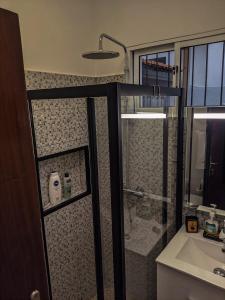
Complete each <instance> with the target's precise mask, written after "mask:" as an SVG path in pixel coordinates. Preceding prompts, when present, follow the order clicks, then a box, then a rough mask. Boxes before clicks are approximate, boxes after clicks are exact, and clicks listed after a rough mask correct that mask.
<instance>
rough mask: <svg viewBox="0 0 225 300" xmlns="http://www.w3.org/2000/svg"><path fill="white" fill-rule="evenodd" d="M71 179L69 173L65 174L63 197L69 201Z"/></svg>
mask: <svg viewBox="0 0 225 300" xmlns="http://www.w3.org/2000/svg"><path fill="white" fill-rule="evenodd" d="M71 188H72V185H71V177H70V174H69V173H68V172H66V173H65V174H64V180H63V197H64V198H65V199H68V198H70V197H71Z"/></svg>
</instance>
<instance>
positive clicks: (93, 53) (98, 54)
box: [82, 50, 120, 59]
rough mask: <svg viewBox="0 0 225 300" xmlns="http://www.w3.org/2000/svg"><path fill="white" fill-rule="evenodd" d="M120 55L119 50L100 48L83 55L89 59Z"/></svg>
mask: <svg viewBox="0 0 225 300" xmlns="http://www.w3.org/2000/svg"><path fill="white" fill-rule="evenodd" d="M119 55H120V54H119V52H116V51H108V50H98V51H91V52H86V53H83V54H82V57H84V58H87V59H110V58H115V57H118V56H119Z"/></svg>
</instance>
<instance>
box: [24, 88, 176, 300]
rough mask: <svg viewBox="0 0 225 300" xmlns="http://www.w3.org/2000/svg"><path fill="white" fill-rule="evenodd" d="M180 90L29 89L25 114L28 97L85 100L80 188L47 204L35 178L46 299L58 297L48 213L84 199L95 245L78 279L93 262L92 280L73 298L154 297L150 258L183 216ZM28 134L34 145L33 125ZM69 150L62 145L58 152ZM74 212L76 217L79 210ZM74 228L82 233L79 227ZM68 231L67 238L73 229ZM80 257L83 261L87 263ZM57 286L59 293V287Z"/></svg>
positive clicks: (80, 224)
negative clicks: (154, 102)
mask: <svg viewBox="0 0 225 300" xmlns="http://www.w3.org/2000/svg"><path fill="white" fill-rule="evenodd" d="M180 96H181V90H180V89H178V88H171V87H161V88H159V87H155V86H153V87H151V86H149V87H147V86H139V85H132V84H120V83H109V84H102V85H89V86H78V87H69V88H55V89H46V90H31V91H28V99H29V104H30V112H31V116H33V114H34V110H33V106H32V103H33V101H35V102H36V104H37V103H38V102H39V101H41V100H43V101H49V106H51V105H54V103H55V102H58V101H60V102H61V101H66V103H69V102H70V101H78V102H79V101H85V103H86V104H85V109H84V110H85V113H86V123H87V124H86V125H87V128H88V129H87V131H88V138H87V140H86V141H85V144H84V145H82V147H84V148H82V149H80V148H79V149H78V150H76V151H80V150H81V151H83V154H81V155H80V156H79V157H80V158H79V159H80V160H81V161H84V163H81V165H82V170H83V172H84V175H85V176H81V177H82V180H81V181H82V184H83V185H82V186H83V189H82V190H81V191H80V193H79V194H78V195H75V196H74V197H73V198H71V199H69V200H68V199H67V200H65V201H63V202H62V203H59V204H57V205H56V206H55V207H50V208H49V207H47V210H46V206H44V205H43V192H42V186H41V184H39V193H40V199H41V203H40V207H41V214H42V228H43V234H44V243H45V256H46V264H47V270H48V280H49V287H50V295H51V298H53V299H56V300H57V297H56V296H55V295H56V294H55V292H54V289H55V288H57V284H56V283H55V282H54V280H55V277H56V276H55V273H54V272H55V270H54V259H53V258H52V257H50V256H51V255H52V254H50V251H51V240H49V239H48V236H49V228H47V224H46V218H47V217H49V216H51V215H52V214H54V213H56V212H59V213H60V215H59V216H58V218H64V214H63V211H62V209H70V207H72V205H74V204H75V203H78V202H79V203H80V202H82V201H83V203H84V211H86V208H85V207H86V206H85V205H87V202H88V203H91V204H92V206H91V207H92V209H91V214H89V217H92V219H93V220H92V224H93V237H90V236H89V238H92V239H93V241H92V242H93V251H92V252H91V249H92V248H90V251H89V252H88V253H89V256H90V255H92V256H93V261H92V263H91V264H90V263H89V265H88V266H87V268H86V270H87V273H86V274H83V275H82V276H83V277H82V278H83V281H82V282H81V283H80V284H81V285H82V284H84V281H85V278H88V275H89V274H88V270H89V269H90V270H91V269H92V268H95V278H94V283H93V280H92V281H91V282H92V283H91V284H92V285H93V287H92V289H91V291H90V293H88V296H87V293H86V294H85V291H86V290H87V287H86V286H85V288H84V287H83V286H81V287H82V289H83V291H84V292H83V293H82V294H79V295H78V294H74V295H72V296H73V299H78V300H79V299H98V300H102V299H116V300H124V299H130V300H137V299H142V300H144V299H152V300H154V299H156V270H155V262H154V261H155V258H156V256H157V255H158V254H159V253H160V251H161V250H162V249H163V247H164V246H165V245H166V244H167V242H168V241H169V240H170V238H171V237H172V236H173V234H174V233H175V232H176V229H177V228H179V226H180V225H181V223H180V221H181V219H182V211H181V209H180V207H181V206H180V203H179V199H181V198H179V197H180V191H182V188H181V186H180V185H179V186H178V185H176V181H178V183H179V174H181V173H182V168H181V166H180V164H179V155H180V152H181V151H182V149H180V148H179V147H178V145H180V144H182V143H177V141H178V140H179V138H180V135H179V131H178V128H180V127H179V122H182V116H181V114H179V112H181V108H182V104H181V97H180ZM142 97H158V99H161V100H162V101H161V103H162V105H161V106H160V107H157V108H154V107H148V109H145V110H144V111H143V110H142V108H141V105H140V103H141V101H142ZM170 97H171V98H170ZM46 99H47V100H46ZM163 99H164V100H168V99H173V100H172V101H169V102H168V101H165V102H166V103H167V105H164V104H163V103H164V102H163ZM59 113H60V112H59ZM78 115H79V110H78ZM33 122H34V123H35V119H33ZM33 135H34V146H35V149H36V139H37V135H36V136H35V126H33ZM35 138H36V139H35ZM68 147H69V146H68ZM36 150H37V149H36ZM71 151H72V150H71V149H67V150H66V153H61V154H63V155H64V154H65V155H67V154H70V152H71ZM76 151H75V152H76ZM64 152H65V151H64ZM35 155H36V168H37V174H38V179H39V180H40V179H41V178H40V175H41V174H40V171H41V169H40V157H39V156H38V152H37V151H35ZM55 157H56V154H54V156H53V158H55ZM45 158H46V157H45ZM49 158H50V159H51V158H52V156H50V157H47V159H49ZM74 159H75V158H74ZM177 162H178V163H177ZM181 194H182V193H181ZM85 201H86V202H85ZM75 213H76V210H74V214H75ZM78 217H79V218H80V219H82V214H81V215H79V216H78ZM76 222H78V226H83V225H84V222H83V223H79V220H77V219H76ZM82 224H83V225H82ZM72 230H77V231H78V232H79V234H80V235H82V234H83V231H82V228H80V227H79V228H72ZM57 234H58V233H57V232H55V235H57ZM70 234H71V235H70V236H72V235H73V232H71V233H70ZM85 245H86V244H83V247H85ZM55 247H57V244H55ZM83 250H85V249H83ZM70 251H71V253H70V254H69V256H68V259H67V266H68V268H70V269H71V268H72V272H75V268H76V266H75V265H73V266H72V267H71V264H70V259H72V258H71V257H72V256H73V253H74V252H73V250H70ZM81 252H82V249H81ZM82 263H83V265H84V264H85V261H83V262H82ZM63 265H64V263H63ZM83 269H84V268H83ZM70 271H71V270H70ZM81 271H82V268H81ZM78 277H79V276H78ZM76 280H79V278H77V279H76ZM59 281H60V280H59ZM67 288H68V289H69V288H70V287H67ZM63 289H64V292H65V287H62V290H63ZM74 293H75V292H74Z"/></svg>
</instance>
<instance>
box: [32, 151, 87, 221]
mask: <svg viewBox="0 0 225 300" xmlns="http://www.w3.org/2000/svg"><path fill="white" fill-rule="evenodd" d="M75 152H82V153H83V154H84V156H82V157H83V158H84V165H83V170H82V173H83V178H85V179H84V180H85V184H84V185H83V186H82V187H81V188H79V190H77V191H74V192H76V193H74V194H73V195H72V196H71V197H70V198H68V199H62V200H61V201H60V202H58V203H55V204H50V203H49V204H47V205H46V202H48V201H49V200H48V201H43V202H44V203H45V205H44V203H43V210H42V214H43V216H47V215H49V214H51V213H53V212H55V211H57V210H59V209H61V208H63V207H65V206H67V205H69V204H71V203H73V202H76V201H78V200H81V199H82V198H85V197H86V196H88V195H90V194H91V183H90V162H89V146H88V145H85V146H81V147H78V148H73V149H69V150H66V151H61V152H57V153H53V154H49V155H45V156H41V157H37V158H36V164H37V168H38V175H39V181H40V182H41V180H40V169H41V168H44V166H45V164H46V163H45V161H47V160H51V159H57V158H60V157H62V156H66V155H72V154H73V153H75ZM43 162H44V165H43ZM48 164H49V163H48ZM50 164H51V163H50ZM51 165H52V164H51ZM57 168H59V169H60V165H59V166H57ZM65 171H66V170H64V165H63V172H62V173H64V172H65ZM50 172H51V170H49V169H48V171H44V174H45V175H44V178H47V177H46V176H47V174H49V173H50ZM42 176H43V175H42ZM46 184H47V183H46ZM46 184H45V186H46ZM41 190H42V185H41ZM77 193H79V194H77ZM46 195H47V194H46V191H45V192H44V196H43V194H42V191H41V198H42V197H44V198H45V199H46V198H47V196H46ZM46 200H47V199H46Z"/></svg>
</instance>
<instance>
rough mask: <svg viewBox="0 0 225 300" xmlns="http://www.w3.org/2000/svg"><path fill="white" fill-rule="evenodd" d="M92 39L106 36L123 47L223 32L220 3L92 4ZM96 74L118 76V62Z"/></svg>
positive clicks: (224, 14) (103, 0)
mask: <svg viewBox="0 0 225 300" xmlns="http://www.w3.org/2000/svg"><path fill="white" fill-rule="evenodd" d="M95 2H96V16H95V30H96V38H97V36H98V34H99V33H100V32H102V31H103V32H107V33H109V34H111V35H113V36H114V37H116V38H118V39H120V40H121V41H123V42H124V43H125V44H126V45H127V46H133V45H138V44H143V43H150V42H154V41H158V40H164V39H171V38H174V37H179V36H184V35H189V34H195V33H200V32H205V31H210V30H215V29H219V28H225V1H224V0H214V1H212V0H113V1H112V0H95ZM96 71H97V72H98V73H100V74H101V73H116V72H121V71H122V68H121V61H120V60H117V61H116V60H115V61H114V62H113V63H109V62H107V63H104V64H103V65H102V66H101V67H99V68H97V69H96Z"/></svg>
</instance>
